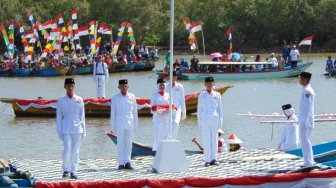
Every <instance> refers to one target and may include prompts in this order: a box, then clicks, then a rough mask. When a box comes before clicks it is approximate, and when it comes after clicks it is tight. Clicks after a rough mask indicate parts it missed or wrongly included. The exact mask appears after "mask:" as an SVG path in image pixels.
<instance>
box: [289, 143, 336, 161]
mask: <svg viewBox="0 0 336 188" xmlns="http://www.w3.org/2000/svg"><path fill="white" fill-rule="evenodd" d="M287 153H289V154H292V155H296V156H299V157H302V150H301V149H293V150H289V151H287ZM313 153H314V160H315V162H318V163H323V164H325V165H327V166H333V167H336V141H331V142H326V143H322V144H317V145H314V146H313Z"/></svg>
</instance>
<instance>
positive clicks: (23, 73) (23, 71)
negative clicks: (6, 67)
mask: <svg viewBox="0 0 336 188" xmlns="http://www.w3.org/2000/svg"><path fill="white" fill-rule="evenodd" d="M30 74H31V70H29V69H17V70H14V71H13V72H12V73H11V76H14V77H27V76H30Z"/></svg>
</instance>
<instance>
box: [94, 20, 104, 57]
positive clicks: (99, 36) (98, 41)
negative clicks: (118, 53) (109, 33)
mask: <svg viewBox="0 0 336 188" xmlns="http://www.w3.org/2000/svg"><path fill="white" fill-rule="evenodd" d="M105 27H106V26H105V23H104V22H101V23H100V24H99V29H98V30H97V37H96V51H97V52H98V53H99V48H100V42H101V36H102V35H103V33H104V30H105Z"/></svg>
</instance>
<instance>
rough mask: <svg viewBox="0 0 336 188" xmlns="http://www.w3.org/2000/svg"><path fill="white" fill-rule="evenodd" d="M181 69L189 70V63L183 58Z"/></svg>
mask: <svg viewBox="0 0 336 188" xmlns="http://www.w3.org/2000/svg"><path fill="white" fill-rule="evenodd" d="M181 68H183V69H188V68H189V65H188V61H186V60H184V59H183V58H182V59H181Z"/></svg>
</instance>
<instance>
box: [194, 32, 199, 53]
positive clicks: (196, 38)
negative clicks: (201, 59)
mask: <svg viewBox="0 0 336 188" xmlns="http://www.w3.org/2000/svg"><path fill="white" fill-rule="evenodd" d="M194 35H195V34H194ZM195 43H196V49H197V55H198V56H199V49H198V44H197V38H196V35H195Z"/></svg>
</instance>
